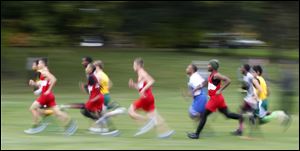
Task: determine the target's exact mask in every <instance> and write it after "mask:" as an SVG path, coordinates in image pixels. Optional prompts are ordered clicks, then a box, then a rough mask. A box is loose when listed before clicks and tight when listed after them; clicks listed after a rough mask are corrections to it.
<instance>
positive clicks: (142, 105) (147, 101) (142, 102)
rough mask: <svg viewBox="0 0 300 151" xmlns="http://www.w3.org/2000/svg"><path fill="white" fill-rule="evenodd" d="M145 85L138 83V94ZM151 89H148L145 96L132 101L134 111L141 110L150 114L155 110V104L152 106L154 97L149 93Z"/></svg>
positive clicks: (145, 83)
mask: <svg viewBox="0 0 300 151" xmlns="http://www.w3.org/2000/svg"><path fill="white" fill-rule="evenodd" d="M146 85H147V82H140V83H138V87H139V92H140V91H141V90H142V89H143V88H144V87H145V86H146ZM151 89H152V87H149V88H148V89H147V90H146V91H145V93H144V95H145V96H141V97H140V98H139V99H137V100H136V101H134V103H133V106H134V109H135V110H137V109H143V110H144V111H146V112H151V111H153V110H154V109H155V104H154V102H155V101H154V96H153V94H152V91H151Z"/></svg>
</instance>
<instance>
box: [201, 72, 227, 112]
mask: <svg viewBox="0 0 300 151" xmlns="http://www.w3.org/2000/svg"><path fill="white" fill-rule="evenodd" d="M216 73H217V72H212V73H211V74H210V76H209V77H208V95H209V96H210V99H209V101H208V102H207V104H206V106H205V108H206V109H207V110H209V111H211V112H214V111H216V109H220V108H227V105H226V103H225V100H224V97H223V95H222V94H219V95H216V92H217V91H218V90H219V89H220V88H221V81H220V80H219V79H213V77H214V75H215V74H216Z"/></svg>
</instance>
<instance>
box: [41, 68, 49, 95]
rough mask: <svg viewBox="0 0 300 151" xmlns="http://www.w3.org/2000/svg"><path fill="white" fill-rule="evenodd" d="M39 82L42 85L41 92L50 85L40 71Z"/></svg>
mask: <svg viewBox="0 0 300 151" xmlns="http://www.w3.org/2000/svg"><path fill="white" fill-rule="evenodd" d="M40 84H41V87H42V94H44V93H45V92H46V91H47V90H48V89H49V87H50V81H49V80H46V79H45V76H44V75H43V74H42V73H41V75H40Z"/></svg>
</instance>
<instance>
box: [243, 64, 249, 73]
mask: <svg viewBox="0 0 300 151" xmlns="http://www.w3.org/2000/svg"><path fill="white" fill-rule="evenodd" d="M243 67H244V69H245V70H246V71H247V72H249V71H250V65H249V64H244V65H243Z"/></svg>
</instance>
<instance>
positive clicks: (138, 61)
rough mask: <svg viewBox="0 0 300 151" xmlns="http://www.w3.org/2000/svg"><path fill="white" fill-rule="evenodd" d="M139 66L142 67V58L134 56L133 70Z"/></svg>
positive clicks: (136, 69)
mask: <svg viewBox="0 0 300 151" xmlns="http://www.w3.org/2000/svg"><path fill="white" fill-rule="evenodd" d="M140 68H144V61H143V59H142V58H136V59H134V62H133V70H134V71H138V70H139V69H140Z"/></svg>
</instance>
